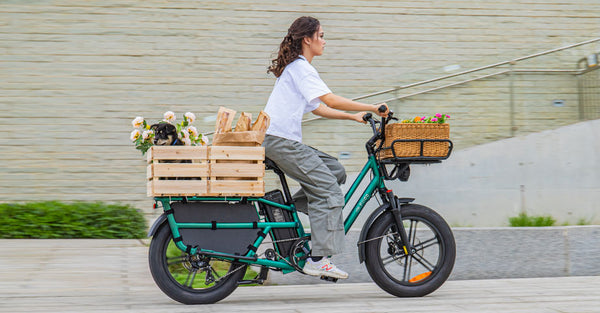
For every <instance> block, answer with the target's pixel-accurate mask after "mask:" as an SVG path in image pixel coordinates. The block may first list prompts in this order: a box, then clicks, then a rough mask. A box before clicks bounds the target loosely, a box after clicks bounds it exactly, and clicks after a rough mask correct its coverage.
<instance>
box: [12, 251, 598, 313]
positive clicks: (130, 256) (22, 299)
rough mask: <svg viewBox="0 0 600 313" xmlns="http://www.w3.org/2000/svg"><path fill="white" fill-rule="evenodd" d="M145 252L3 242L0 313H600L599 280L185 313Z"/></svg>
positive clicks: (274, 300) (355, 286) (281, 300)
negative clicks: (153, 272) (161, 287)
mask: <svg viewBox="0 0 600 313" xmlns="http://www.w3.org/2000/svg"><path fill="white" fill-rule="evenodd" d="M147 252H148V247H147V241H139V240H87V239H72V240H26V239H22V240H0V312H170V313H171V312H173V313H176V312H241V311H243V312H264V311H273V312H328V313H336V312H528V313H529V312H569V313H576V312H600V276H571V277H551V278H518V279H488V280H450V281H447V282H446V283H445V284H444V285H443V286H442V287H441V288H440V289H438V290H437V291H435V292H434V293H432V294H431V295H428V296H426V297H422V298H396V297H393V296H390V295H388V294H387V293H385V292H384V291H382V290H381V289H379V288H378V287H377V286H376V285H375V284H374V283H337V284H317V283H320V282H321V281H320V280H318V279H315V285H284V286H279V285H277V286H273V285H271V286H257V287H239V288H238V289H237V290H235V291H234V292H233V294H232V295H230V296H229V297H228V298H226V299H224V300H222V301H221V302H219V303H217V304H212V305H203V306H187V305H183V304H179V303H177V302H174V301H173V300H171V299H170V298H168V297H167V296H166V295H164V294H163V293H162V292H161V291H160V290H159V289H158V287H156V285H155V284H154V282H153V280H152V277H151V275H150V273H149V270H148V264H147V263H148V262H147ZM350 274H351V275H352V273H350Z"/></svg>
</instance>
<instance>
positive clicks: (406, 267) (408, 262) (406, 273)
mask: <svg viewBox="0 0 600 313" xmlns="http://www.w3.org/2000/svg"><path fill="white" fill-rule="evenodd" d="M411 259H412V256H411V255H407V256H406V262H405V263H404V276H403V277H402V281H407V280H408V279H407V278H406V277H410V267H411V264H412V260H411Z"/></svg>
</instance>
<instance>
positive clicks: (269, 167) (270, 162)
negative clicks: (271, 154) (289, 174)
mask: <svg viewBox="0 0 600 313" xmlns="http://www.w3.org/2000/svg"><path fill="white" fill-rule="evenodd" d="M265 169H267V170H274V171H281V169H280V168H279V167H278V166H277V164H275V162H273V160H271V159H269V158H267V157H265Z"/></svg>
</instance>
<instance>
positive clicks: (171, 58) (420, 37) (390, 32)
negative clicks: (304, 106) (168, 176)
mask: <svg viewBox="0 0 600 313" xmlns="http://www.w3.org/2000/svg"><path fill="white" fill-rule="evenodd" d="M300 15H313V16H315V17H317V18H319V19H320V20H321V22H322V24H323V27H324V29H325V32H326V39H327V48H326V53H325V55H324V56H322V57H319V58H317V59H315V61H314V65H315V66H316V67H317V68H318V70H319V71H320V73H321V76H322V77H323V79H324V80H325V81H326V82H327V83H328V84H329V86H330V88H331V89H332V90H334V92H336V93H338V94H340V95H344V96H347V97H356V96H359V95H362V94H367V93H371V92H375V91H379V90H383V89H387V88H390V87H394V86H399V85H403V84H408V83H412V82H415V81H419V80H423V79H429V78H432V77H436V76H439V75H443V74H446V73H445V72H444V71H443V70H442V68H443V67H444V66H447V65H452V64H460V65H461V67H462V69H467V68H470V67H475V66H481V65H486V64H490V63H495V62H499V61H504V60H508V59H511V58H515V57H519V56H523V55H526V54H529V53H534V52H538V51H543V50H547V49H552V48H556V47H559V46H562V45H566V44H570V43H575V42H579V41H584V40H587V39H591V38H594V37H597V36H598V34H599V30H600V3H598V2H597V1H589V0H587V1H586V0H576V1H569V2H566V1H559V0H545V1H524V0H498V1H483V2H482V1H475V0H473V1H418V2H416V3H415V2H414V1H356V0H341V1H303V2H302V4H300V3H297V2H295V1H260V0H255V1H241V0H234V1H227V2H221V1H189V0H187V1H183V0H182V1H153V0H148V1H111V0H104V1H72V0H62V1H2V2H0V112H1V115H0V132H1V133H2V136H1V138H0V162H1V164H2V166H1V167H0V201H3V202H4V201H23V200H50V199H59V200H105V201H106V200H109V201H119V202H126V203H132V204H134V205H135V206H136V207H139V208H143V209H145V210H147V209H148V208H149V206H150V204H151V201H150V200H149V199H148V198H146V196H145V184H144V177H145V173H144V171H145V163H144V161H143V158H142V157H141V155H140V153H139V152H138V151H136V150H135V149H134V148H133V146H132V144H131V143H130V142H129V138H128V137H129V132H130V131H131V125H130V121H131V119H132V118H133V117H135V116H138V115H141V116H144V117H146V118H148V119H159V118H160V117H161V116H162V113H163V112H164V111H166V110H173V111H175V112H177V113H179V114H182V113H184V112H186V111H192V112H195V113H196V114H197V115H198V117H199V122H197V123H196V125H197V126H199V128H200V129H201V130H203V131H209V130H211V129H212V128H213V126H212V125H211V124H212V122H203V119H204V118H207V117H210V116H211V115H214V113H215V112H216V110H217V108H218V107H219V106H221V105H223V106H228V107H231V108H234V109H236V110H238V111H250V112H253V113H257V112H258V111H259V110H260V109H261V108H262V107H263V105H264V103H265V102H266V100H267V98H268V96H269V93H270V90H271V87H272V84H273V82H274V80H273V78H272V77H270V76H269V75H267V74H266V67H267V65H268V64H269V59H270V57H271V56H272V54H273V53H274V52H275V51H276V48H277V46H278V44H279V42H280V40H281V38H282V37H283V36H284V35H285V31H286V30H287V27H288V26H289V24H290V23H291V21H292V20H293V19H294V18H295V17H298V16H300ZM597 51H600V46H599V45H598V44H593V45H588V46H586V47H582V48H577V49H572V50H569V51H568V52H563V53H560V54H558V56H556V57H552V58H547V59H538V61H536V62H537V63H536V62H530V63H526V64H524V65H523V68H526V67H536V68H539V67H540V66H541V67H549V68H561V69H565V68H567V69H573V68H574V67H575V62H576V61H577V60H578V59H579V58H581V57H583V56H585V55H587V54H588V53H590V52H597ZM508 82H509V81H508V79H507V77H506V76H498V77H495V78H490V79H487V80H483V81H478V82H474V83H470V84H465V85H461V86H459V87H455V88H450V89H444V90H440V91H437V92H432V93H428V94H425V95H421V96H416V97H411V98H408V99H405V100H402V101H393V102H390V104H391V105H392V106H393V108H394V109H395V110H396V111H397V112H400V113H403V114H402V116H405V115H404V114H406V115H416V114H429V113H435V112H437V111H444V112H446V113H448V114H451V115H453V121H452V123H453V124H452V125H453V126H452V127H453V128H452V136H453V140H454V141H455V142H456V145H457V147H458V148H461V147H467V146H470V145H473V144H478V143H482V142H486V141H489V140H495V139H498V138H505V137H507V136H510V119H509V115H510V113H509V112H510V106H509V101H508V99H509V92H508V90H509V87H508V86H509V83H508ZM514 84H515V85H514V86H515V91H516V94H515V102H514V103H515V116H516V117H517V118H516V120H515V122H516V125H517V126H518V129H517V130H516V133H517V134H518V133H523V132H529V131H535V130H537V129H538V128H539V126H535V125H532V124H535V123H533V122H532V121H535V120H536V119H537V118H538V117H539V121H540V122H539V123H538V125H544V127H546V126H548V127H551V126H550V125H553V124H560V125H563V124H568V123H570V122H572V121H574V120H576V119H577V117H578V112H577V106H576V99H577V95H576V92H577V90H576V82H575V80H574V78H573V77H570V76H569V75H518V76H516V77H515V83H514ZM417 90H418V88H417ZM404 93H405V91H402V92H401V93H400V94H404ZM406 93H410V92H409V91H406ZM386 96H388V97H389V96H390V95H386ZM386 96H382V97H381V98H383V99H385V97H386ZM377 99H380V98H375V99H372V101H375V100H377ZM553 99H563V100H566V106H565V107H560V108H559V107H552V106H551V104H550V102H551V101H552V100H553ZM180 117H181V115H180ZM368 134H369V130H368V128H366V127H360V125H355V124H352V123H351V122H340V121H325V120H319V121H314V122H310V123H308V124H306V126H305V138H306V140H305V141H306V143H308V144H311V145H314V146H316V147H318V148H322V149H323V150H325V151H328V152H331V153H332V154H334V155H337V154H338V153H340V152H350V153H351V154H350V155H351V158H350V159H347V160H343V163H344V164H346V165H347V166H348V170H349V171H355V170H356V169H357V167H358V166H360V164H361V163H362V162H363V161H362V158H363V144H364V140H365V139H366V138H367V137H368Z"/></svg>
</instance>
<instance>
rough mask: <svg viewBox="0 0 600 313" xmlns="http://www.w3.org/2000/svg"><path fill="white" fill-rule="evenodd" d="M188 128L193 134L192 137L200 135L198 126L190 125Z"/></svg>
mask: <svg viewBox="0 0 600 313" xmlns="http://www.w3.org/2000/svg"><path fill="white" fill-rule="evenodd" d="M187 130H188V132H189V133H190V135H192V137H198V130H197V129H196V127H194V126H190V127H188V129H187Z"/></svg>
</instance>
